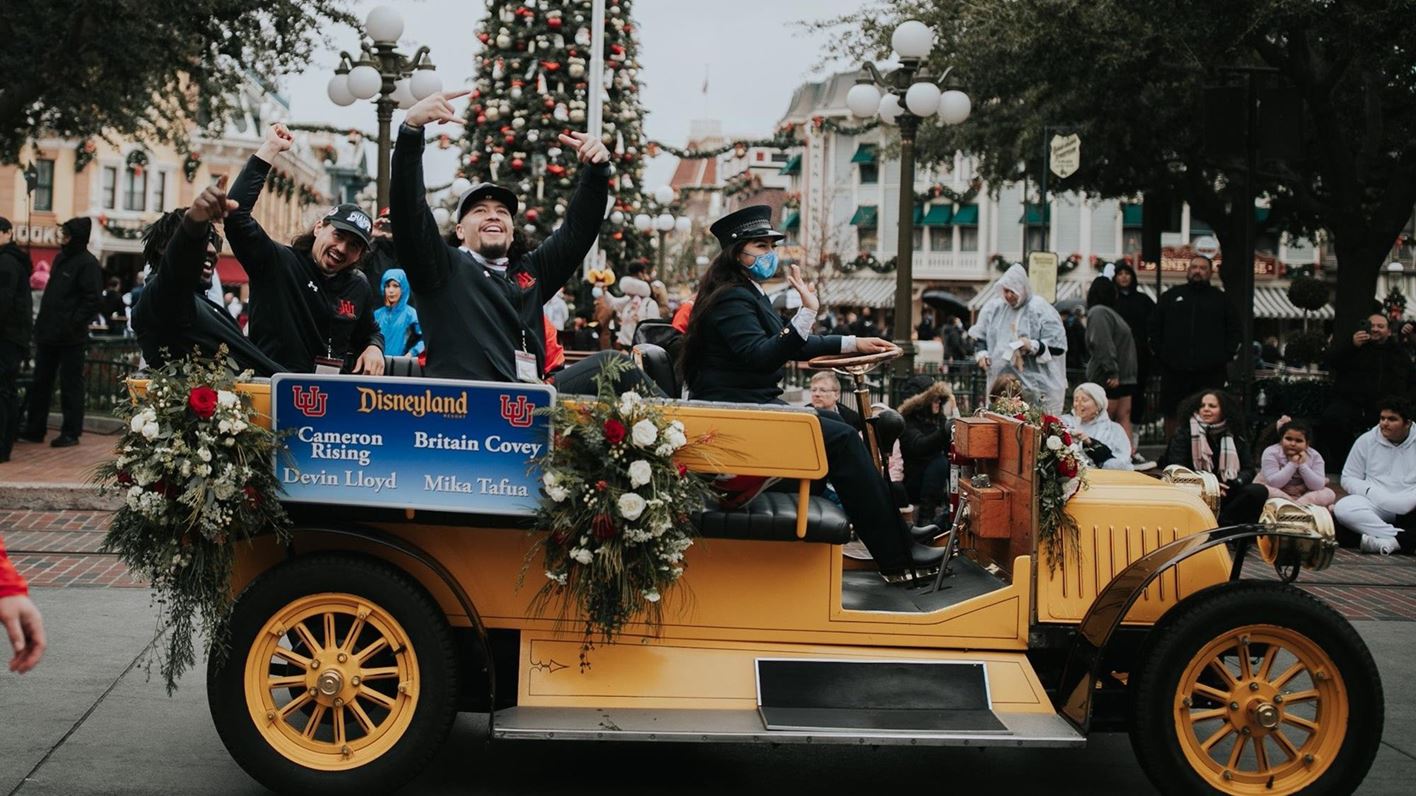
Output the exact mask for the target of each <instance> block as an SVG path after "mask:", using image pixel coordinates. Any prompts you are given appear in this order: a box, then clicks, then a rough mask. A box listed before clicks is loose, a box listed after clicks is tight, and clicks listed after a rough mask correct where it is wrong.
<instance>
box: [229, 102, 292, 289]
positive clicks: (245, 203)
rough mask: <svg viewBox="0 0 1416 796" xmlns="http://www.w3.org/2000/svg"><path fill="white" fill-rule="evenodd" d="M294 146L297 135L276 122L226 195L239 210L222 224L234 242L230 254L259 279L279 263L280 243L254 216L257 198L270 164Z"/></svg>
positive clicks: (233, 211) (253, 276)
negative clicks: (271, 266) (268, 269)
mask: <svg viewBox="0 0 1416 796" xmlns="http://www.w3.org/2000/svg"><path fill="white" fill-rule="evenodd" d="M294 145H295V137H294V136H293V135H291V134H290V131H289V130H287V129H285V125H283V124H273V125H271V126H270V127H269V129H267V130H266V137H265V141H264V142H262V143H261V147H260V149H257V150H256V154H254V155H252V156H251V158H250V159H249V160H247V161H246V167H245V168H244V169H241V173H240V174H239V175H237V177H236V182H235V184H233V185H232V186H231V191H230V192H229V194H227V198H229V199H231V200H232V201H234V202H235V203H236V209H235V210H232V211H231V212H229V213H227V214H226V222H225V223H224V224H223V225H222V227H223V229H224V230H225V232H226V239H227V240H229V241H231V253H232V254H235V255H236V259H237V260H240V261H241V267H243V268H245V269H246V273H248V274H250V275H251V277H252V278H253V279H254V278H260V277H261V276H262V275H264V274H265V271H266V268H267V267H268V266H270V265H271V264H273V263H275V262H277V260H276V248H277V247H278V246H279V245H280V244H278V243H276V242H275V241H273V240H271V238H270V236H269V235H267V234H266V231H265V229H263V228H262V227H261V225H260V222H258V221H256V219H255V217H254V216H252V215H251V210H253V209H254V208H255V206H256V200H257V199H259V198H260V196H261V188H262V187H263V186H264V185H265V181H266V177H267V176H268V175H269V174H270V167H271V165H272V164H273V163H275V159H276V158H277V157H279V156H280V153H281V152H286V151H288V150H289V149H290V147H292V146H294Z"/></svg>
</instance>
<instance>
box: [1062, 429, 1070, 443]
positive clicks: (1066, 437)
mask: <svg viewBox="0 0 1416 796" xmlns="http://www.w3.org/2000/svg"><path fill="white" fill-rule="evenodd" d="M1062 444H1063V445H1071V444H1072V435H1071V434H1068V433H1067V432H1065V431H1064V432H1062Z"/></svg>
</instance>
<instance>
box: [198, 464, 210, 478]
mask: <svg viewBox="0 0 1416 796" xmlns="http://www.w3.org/2000/svg"><path fill="white" fill-rule="evenodd" d="M197 475H199V476H201V477H202V478H206V477H207V476H209V475H211V465H209V464H199V465H197Z"/></svg>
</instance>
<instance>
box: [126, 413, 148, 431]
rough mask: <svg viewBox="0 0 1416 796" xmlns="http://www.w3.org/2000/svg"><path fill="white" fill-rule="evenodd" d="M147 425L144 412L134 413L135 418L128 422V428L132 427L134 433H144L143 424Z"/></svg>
mask: <svg viewBox="0 0 1416 796" xmlns="http://www.w3.org/2000/svg"><path fill="white" fill-rule="evenodd" d="M145 425H147V418H146V417H145V416H144V415H143V413H142V412H139V413H137V414H135V415H133V419H132V420H131V421H129V423H128V428H129V429H131V430H132V432H133V433H134V434H141V433H143V426H145Z"/></svg>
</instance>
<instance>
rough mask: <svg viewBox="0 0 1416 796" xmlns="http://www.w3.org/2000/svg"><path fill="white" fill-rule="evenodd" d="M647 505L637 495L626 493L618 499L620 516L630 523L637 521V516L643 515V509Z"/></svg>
mask: <svg viewBox="0 0 1416 796" xmlns="http://www.w3.org/2000/svg"><path fill="white" fill-rule="evenodd" d="M648 505H649V503H648V502H647V501H645V500H644V498H642V497H640V496H639V495H636V494H635V493H633V492H626V493H624V494H623V495H620V498H619V512H620V516H621V517H624V518H625V519H627V520H630V521H631V522H632V521H634V520H637V519H639V515H640V514H643V513H644V508H645V506H648Z"/></svg>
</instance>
